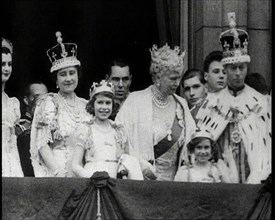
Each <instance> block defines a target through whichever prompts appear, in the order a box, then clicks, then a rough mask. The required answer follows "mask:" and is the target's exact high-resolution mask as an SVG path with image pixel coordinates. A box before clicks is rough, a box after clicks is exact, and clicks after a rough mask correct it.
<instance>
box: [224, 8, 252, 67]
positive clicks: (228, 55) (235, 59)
mask: <svg viewBox="0 0 275 220" xmlns="http://www.w3.org/2000/svg"><path fill="white" fill-rule="evenodd" d="M228 22H229V27H230V29H229V30H226V31H224V32H222V33H221V34H220V39H219V41H220V43H221V45H222V48H223V59H222V61H221V62H222V63H223V64H230V63H231V64H232V63H243V62H248V63H249V62H250V56H249V55H248V54H247V46H248V33H247V32H246V31H244V30H242V29H237V28H236V18H235V12H230V13H228Z"/></svg>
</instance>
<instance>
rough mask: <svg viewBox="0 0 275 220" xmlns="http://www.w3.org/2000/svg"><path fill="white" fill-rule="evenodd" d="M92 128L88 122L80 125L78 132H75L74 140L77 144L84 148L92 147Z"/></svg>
mask: <svg viewBox="0 0 275 220" xmlns="http://www.w3.org/2000/svg"><path fill="white" fill-rule="evenodd" d="M91 137H92V133H91V129H90V128H89V124H88V123H87V122H83V123H82V124H80V125H79V126H78V128H77V129H76V132H75V134H74V137H73V140H74V144H75V146H79V147H82V148H83V149H84V150H87V149H91V148H92V146H91V145H92V143H91Z"/></svg>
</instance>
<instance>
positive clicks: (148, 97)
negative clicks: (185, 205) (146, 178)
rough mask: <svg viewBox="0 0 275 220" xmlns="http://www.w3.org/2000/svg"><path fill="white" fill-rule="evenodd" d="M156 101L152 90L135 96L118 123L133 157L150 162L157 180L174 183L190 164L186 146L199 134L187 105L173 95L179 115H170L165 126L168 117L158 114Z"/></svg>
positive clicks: (122, 110)
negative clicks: (179, 171)
mask: <svg viewBox="0 0 275 220" xmlns="http://www.w3.org/2000/svg"><path fill="white" fill-rule="evenodd" d="M152 97H153V94H152V86H150V87H148V88H146V89H145V90H142V91H137V92H132V93H131V94H130V95H129V96H128V98H127V99H126V100H125V102H124V104H123V106H122V108H121V109H120V111H119V112H118V114H117V117H116V121H117V122H119V123H121V124H123V126H124V127H125V129H126V132H127V135H128V139H129V143H130V148H129V152H130V155H134V156H136V157H137V158H139V159H140V160H145V161H148V162H150V163H151V164H152V165H153V166H154V167H155V169H156V175H157V180H167V181H171V180H173V179H174V176H175V173H176V171H177V169H178V167H179V166H180V164H181V163H182V162H183V161H184V160H187V148H186V144H187V143H188V142H189V141H190V138H191V135H192V134H193V132H194V131H195V122H194V120H193V118H192V115H191V113H190V111H189V108H188V106H187V103H186V101H185V100H184V99H183V98H181V97H179V96H177V95H173V96H172V97H171V98H172V99H173V100H174V103H176V104H175V105H176V106H175V112H174V114H169V116H168V115H167V116H166V117H169V118H167V119H168V120H167V123H163V121H164V120H165V118H166V117H165V118H163V117H162V116H160V115H159V114H158V113H157V112H156V111H155V110H154V106H153V105H154V100H153V98H152ZM161 110H162V109H161ZM161 110H160V111H161ZM170 116H171V117H170ZM165 121H166V120H165Z"/></svg>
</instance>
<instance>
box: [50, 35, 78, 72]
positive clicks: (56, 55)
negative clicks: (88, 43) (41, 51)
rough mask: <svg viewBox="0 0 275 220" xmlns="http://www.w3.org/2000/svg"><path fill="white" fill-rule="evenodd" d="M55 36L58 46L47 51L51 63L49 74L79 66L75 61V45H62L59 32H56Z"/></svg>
mask: <svg viewBox="0 0 275 220" xmlns="http://www.w3.org/2000/svg"><path fill="white" fill-rule="evenodd" d="M55 36H56V37H57V42H58V44H57V45H55V46H54V47H52V48H51V49H49V50H47V55H48V57H49V60H50V61H51V63H52V67H51V70H50V72H54V71H56V70H60V69H62V68H65V67H69V66H77V65H78V66H80V61H79V60H77V45H76V44H74V43H63V39H62V38H61V36H62V34H61V32H60V31H57V32H56V33H55Z"/></svg>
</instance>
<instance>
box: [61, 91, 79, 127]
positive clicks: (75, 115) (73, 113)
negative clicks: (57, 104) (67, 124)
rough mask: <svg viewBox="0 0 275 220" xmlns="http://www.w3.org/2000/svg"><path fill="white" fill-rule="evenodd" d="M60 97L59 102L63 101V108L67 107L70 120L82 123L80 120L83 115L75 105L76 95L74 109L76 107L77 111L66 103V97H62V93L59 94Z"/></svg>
mask: <svg viewBox="0 0 275 220" xmlns="http://www.w3.org/2000/svg"><path fill="white" fill-rule="evenodd" d="M58 96H59V100H60V101H61V103H62V104H63V106H65V108H66V110H67V112H68V115H69V116H70V118H71V119H73V121H74V122H76V123H78V122H79V121H80V120H79V119H80V116H81V114H80V111H79V108H78V105H76V103H75V96H76V95H75V94H74V107H76V110H75V108H74V107H73V106H72V105H69V104H68V102H67V101H66V99H65V98H64V96H62V94H61V93H58Z"/></svg>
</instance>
